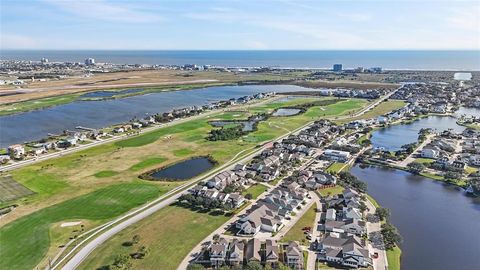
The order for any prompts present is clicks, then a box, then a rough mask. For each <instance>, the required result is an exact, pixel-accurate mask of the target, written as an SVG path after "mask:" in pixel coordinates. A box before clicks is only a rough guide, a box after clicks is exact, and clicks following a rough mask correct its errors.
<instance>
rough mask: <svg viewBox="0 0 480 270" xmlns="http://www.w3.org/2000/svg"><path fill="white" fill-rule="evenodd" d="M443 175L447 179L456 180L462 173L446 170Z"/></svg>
mask: <svg viewBox="0 0 480 270" xmlns="http://www.w3.org/2000/svg"><path fill="white" fill-rule="evenodd" d="M444 177H445V179H446V180H449V181H458V180H460V178H462V174H461V173H457V172H446V173H445V175H444Z"/></svg>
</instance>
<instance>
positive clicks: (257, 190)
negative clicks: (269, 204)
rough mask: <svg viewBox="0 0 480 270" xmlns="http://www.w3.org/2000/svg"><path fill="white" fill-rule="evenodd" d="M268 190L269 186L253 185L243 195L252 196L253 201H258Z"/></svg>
mask: <svg viewBox="0 0 480 270" xmlns="http://www.w3.org/2000/svg"><path fill="white" fill-rule="evenodd" d="M267 189H268V187H267V186H265V185H262V184H256V185H252V186H250V187H249V188H247V189H246V190H245V191H243V192H242V195H247V194H249V193H250V194H252V197H253V199H256V198H257V197H258V196H260V194H262V193H263V192H265V191H266V190H267Z"/></svg>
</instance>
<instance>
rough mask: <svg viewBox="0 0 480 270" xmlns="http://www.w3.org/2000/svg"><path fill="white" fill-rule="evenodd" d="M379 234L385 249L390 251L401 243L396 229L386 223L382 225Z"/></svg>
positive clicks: (400, 237)
mask: <svg viewBox="0 0 480 270" xmlns="http://www.w3.org/2000/svg"><path fill="white" fill-rule="evenodd" d="M381 233H382V236H383V242H384V243H385V248H386V249H392V248H394V247H395V246H397V245H399V244H400V243H401V242H402V236H400V234H399V233H398V230H397V228H395V226H393V225H392V224H390V223H388V222H387V223H384V224H382V230H381Z"/></svg>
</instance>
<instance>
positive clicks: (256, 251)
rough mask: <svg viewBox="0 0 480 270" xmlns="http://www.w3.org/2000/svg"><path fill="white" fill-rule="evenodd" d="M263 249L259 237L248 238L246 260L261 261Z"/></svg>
mask: <svg viewBox="0 0 480 270" xmlns="http://www.w3.org/2000/svg"><path fill="white" fill-rule="evenodd" d="M260 249H261V242H260V240H259V239H257V238H253V239H250V240H248V242H247V250H246V253H245V261H246V262H247V263H248V262H252V261H257V262H261V261H262V254H261V253H260V252H261V251H260Z"/></svg>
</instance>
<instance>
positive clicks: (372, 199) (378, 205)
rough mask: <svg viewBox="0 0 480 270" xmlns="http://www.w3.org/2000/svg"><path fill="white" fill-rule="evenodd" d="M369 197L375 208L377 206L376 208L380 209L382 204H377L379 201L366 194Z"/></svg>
mask: <svg viewBox="0 0 480 270" xmlns="http://www.w3.org/2000/svg"><path fill="white" fill-rule="evenodd" d="M365 195H367V199H368V200H369V201H370V202H371V203H372V204H373V206H375V208H379V207H380V204H379V203H378V202H377V200H375V199H374V198H373V197H372V196H370V195H369V194H365Z"/></svg>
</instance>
